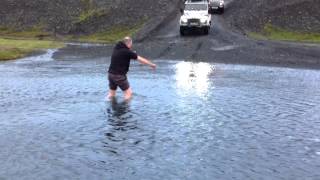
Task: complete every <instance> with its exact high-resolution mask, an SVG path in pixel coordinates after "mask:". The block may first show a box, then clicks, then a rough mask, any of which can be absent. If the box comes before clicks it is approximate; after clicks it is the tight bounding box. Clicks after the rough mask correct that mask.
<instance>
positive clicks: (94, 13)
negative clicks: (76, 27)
mask: <svg viewBox="0 0 320 180" xmlns="http://www.w3.org/2000/svg"><path fill="white" fill-rule="evenodd" d="M106 14H107V12H106V11H105V10H103V9H90V10H88V11H83V12H82V13H81V14H80V16H79V18H78V19H77V20H76V22H75V23H82V22H86V21H88V20H90V19H91V18H93V17H101V16H103V15H106Z"/></svg>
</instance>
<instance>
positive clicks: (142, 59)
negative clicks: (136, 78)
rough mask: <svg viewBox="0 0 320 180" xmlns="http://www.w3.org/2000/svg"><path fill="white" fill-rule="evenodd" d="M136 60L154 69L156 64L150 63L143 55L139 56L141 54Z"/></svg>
mask: <svg viewBox="0 0 320 180" xmlns="http://www.w3.org/2000/svg"><path fill="white" fill-rule="evenodd" d="M138 61H139V62H140V63H142V64H146V65H149V66H150V67H151V68H152V69H156V67H157V65H156V64H154V63H152V62H151V61H150V60H148V59H146V58H144V57H141V56H138Z"/></svg>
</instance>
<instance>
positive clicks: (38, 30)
mask: <svg viewBox="0 0 320 180" xmlns="http://www.w3.org/2000/svg"><path fill="white" fill-rule="evenodd" d="M43 29H44V28H43V27H42V26H40V25H39V26H34V27H32V28H29V29H26V30H23V31H17V30H15V29H14V28H10V27H0V36H1V37H5V38H15V39H52V33H49V32H45V31H43Z"/></svg>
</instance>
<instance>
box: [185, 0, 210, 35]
mask: <svg viewBox="0 0 320 180" xmlns="http://www.w3.org/2000/svg"><path fill="white" fill-rule="evenodd" d="M210 26H211V14H209V5H208V3H203V2H200V3H188V2H187V3H186V4H185V8H184V11H183V14H182V16H181V17H180V34H181V35H182V36H183V35H185V32H186V31H187V30H189V29H201V30H202V31H203V32H204V34H209V30H210Z"/></svg>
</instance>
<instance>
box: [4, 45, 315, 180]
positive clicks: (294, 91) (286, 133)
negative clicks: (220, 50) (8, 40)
mask: <svg viewBox="0 0 320 180" xmlns="http://www.w3.org/2000/svg"><path fill="white" fill-rule="evenodd" d="M54 52H55V51H54V50H52V51H49V52H48V53H47V54H45V55H41V56H38V57H30V58H25V59H22V60H18V61H9V62H1V63H0V72H1V73H0V137H1V138H0V145H1V149H0V162H1V164H0V179H130V180H132V179H137V180H141V179H159V180H160V179H161V180H163V179H190V180H194V179H201V180H203V179H208V180H211V179H239V180H243V179H291V180H292V179H299V180H300V179H320V173H319V168H320V163H319V162H320V83H319V82H320V71H315V70H302V69H286V68H274V67H259V66H242V65H224V64H210V63H203V62H185V61H169V60H156V63H157V64H158V69H157V70H156V71H152V70H150V69H149V68H148V67H145V66H141V65H139V64H138V63H133V64H132V66H131V71H130V74H129V79H130V83H131V86H132V88H133V90H134V98H133V100H132V101H130V102H129V103H127V102H124V101H123V100H122V94H121V93H120V92H119V94H118V97H117V98H116V100H114V101H106V100H105V95H106V90H107V81H106V76H105V72H106V67H107V64H108V62H109V60H108V59H107V58H106V59H104V58H101V59H91V60H89V59H82V60H81V59H76V58H74V57H70V58H66V59H63V60H54V59H53V58H52V54H53V53H54Z"/></svg>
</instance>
